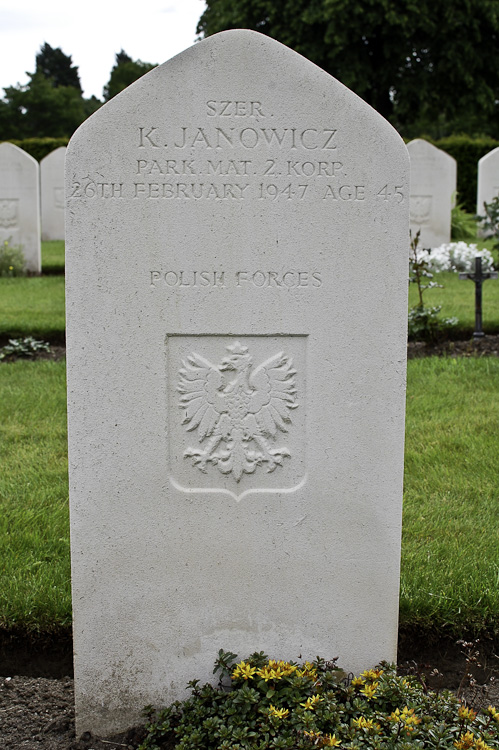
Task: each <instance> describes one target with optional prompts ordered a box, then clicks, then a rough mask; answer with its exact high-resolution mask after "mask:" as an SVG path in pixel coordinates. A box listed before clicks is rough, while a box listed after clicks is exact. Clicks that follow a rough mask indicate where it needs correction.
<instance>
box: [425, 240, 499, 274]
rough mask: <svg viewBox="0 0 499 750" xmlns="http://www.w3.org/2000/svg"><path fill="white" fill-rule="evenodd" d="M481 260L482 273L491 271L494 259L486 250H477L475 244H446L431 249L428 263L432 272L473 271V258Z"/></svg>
mask: <svg viewBox="0 0 499 750" xmlns="http://www.w3.org/2000/svg"><path fill="white" fill-rule="evenodd" d="M476 257H480V258H481V259H482V270H483V271H484V272H488V271H491V270H492V269H493V262H494V259H493V258H492V255H491V254H490V252H489V251H488V250H479V249H478V248H477V246H476V245H475V244H472V245H468V244H467V243H466V242H448V243H445V244H443V245H440V247H434V248H432V249H431V251H430V253H429V255H428V262H429V264H430V267H431V269H432V270H433V271H435V272H438V271H455V272H456V273H458V272H459V271H474V270H475V258H476Z"/></svg>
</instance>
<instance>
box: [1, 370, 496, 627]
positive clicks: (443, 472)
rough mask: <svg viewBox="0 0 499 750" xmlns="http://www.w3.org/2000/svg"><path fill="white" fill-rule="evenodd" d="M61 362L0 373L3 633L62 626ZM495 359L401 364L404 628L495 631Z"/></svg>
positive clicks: (65, 596)
mask: <svg viewBox="0 0 499 750" xmlns="http://www.w3.org/2000/svg"><path fill="white" fill-rule="evenodd" d="M65 403H66V402H65V365H64V362H22V361H18V362H14V363H3V364H0V461H1V465H2V472H1V475H0V554H1V558H2V568H1V569H0V627H5V628H10V627H14V626H20V627H24V628H27V629H29V630H45V631H46V630H50V629H53V628H55V627H57V626H60V625H67V624H69V623H70V620H71V614H70V606H71V605H70V585H69V575H70V574H69V529H68V508H67V494H68V488H67V459H66V412H65ZM498 434H499V360H496V359H488V358H482V359H474V358H470V359H464V358H463V359H458V360H456V359H450V358H449V359H437V358H428V359H421V360H412V361H410V362H409V367H408V396H407V438H406V472H405V505H404V531H403V545H402V582H401V603H400V613H401V625H402V626H403V627H407V626H417V627H418V628H421V629H429V630H436V631H440V632H442V633H448V634H450V635H453V636H457V635H463V634H464V632H465V631H467V632H468V633H469V632H471V631H474V632H480V631H482V632H483V631H484V630H487V631H488V632H494V633H496V632H497V623H498V622H499V586H498V583H499V516H498V513H497V503H498V499H499V489H498V488H499V461H498V459H497V435H498Z"/></svg>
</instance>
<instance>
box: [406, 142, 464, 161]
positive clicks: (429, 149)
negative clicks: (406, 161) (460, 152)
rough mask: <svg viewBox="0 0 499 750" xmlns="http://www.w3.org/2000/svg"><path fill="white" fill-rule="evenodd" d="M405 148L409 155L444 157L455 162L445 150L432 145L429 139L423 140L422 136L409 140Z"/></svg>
mask: <svg viewBox="0 0 499 750" xmlns="http://www.w3.org/2000/svg"><path fill="white" fill-rule="evenodd" d="M407 149H408V151H409V155H410V156H411V157H413V158H414V157H431V158H433V159H435V158H438V159H445V158H447V159H448V160H450V161H452V162H454V163H456V160H455V159H454V157H453V156H451V155H450V154H448V153H447V151H443V150H442V149H441V148H437V146H434V145H433V143H430V142H429V141H425V139H424V138H415V139H414V140H413V141H409V143H408V144H407Z"/></svg>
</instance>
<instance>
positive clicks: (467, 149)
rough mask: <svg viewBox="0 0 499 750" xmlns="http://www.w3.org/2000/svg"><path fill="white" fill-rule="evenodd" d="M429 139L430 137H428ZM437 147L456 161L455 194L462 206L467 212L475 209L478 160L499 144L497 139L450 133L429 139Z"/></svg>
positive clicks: (473, 211) (472, 212) (472, 211)
mask: <svg viewBox="0 0 499 750" xmlns="http://www.w3.org/2000/svg"><path fill="white" fill-rule="evenodd" d="M428 140H430V139H428ZM431 142H432V143H433V144H434V145H435V146H437V148H441V149H442V151H446V152H447V153H448V154H450V155H451V156H453V157H454V159H455V160H456V161H457V194H458V198H459V201H460V202H462V204H463V208H464V209H465V211H467V212H468V213H471V214H474V213H475V211H476V193H477V177H478V162H479V160H480V159H481V158H482V156H485V154H488V153H489V151H492V149H494V148H497V146H499V141H496V140H494V139H493V138H489V137H481V138H470V137H469V136H467V135H452V136H449V137H448V138H441V139H440V140H438V141H431Z"/></svg>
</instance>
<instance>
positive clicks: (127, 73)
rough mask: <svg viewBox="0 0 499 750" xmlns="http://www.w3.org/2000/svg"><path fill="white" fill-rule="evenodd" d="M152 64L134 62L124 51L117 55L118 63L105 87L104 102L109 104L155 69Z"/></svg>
mask: <svg viewBox="0 0 499 750" xmlns="http://www.w3.org/2000/svg"><path fill="white" fill-rule="evenodd" d="M155 67H156V65H153V64H152V63H146V62H142V60H135V61H134V60H132V58H131V57H129V56H128V55H127V53H126V52H125V51H124V50H121V52H117V53H116V63H115V65H114V67H113V68H112V70H111V75H110V78H109V81H108V82H107V84H106V85H105V86H104V91H103V94H104V101H105V102H107V101H109V99H112V98H113V96H116V94H119V93H120V91H123V89H126V87H127V86H130V84H131V83H133V82H134V81H136V80H137V79H138V78H140V77H141V76H143V75H144V73H148V72H149V71H150V70H152V69H153V68H155Z"/></svg>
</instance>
